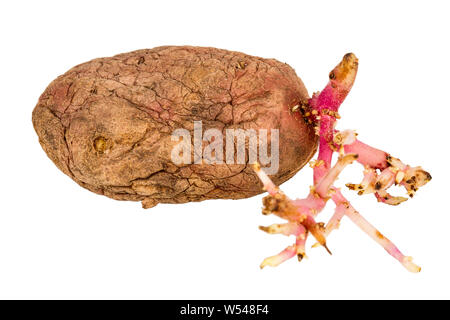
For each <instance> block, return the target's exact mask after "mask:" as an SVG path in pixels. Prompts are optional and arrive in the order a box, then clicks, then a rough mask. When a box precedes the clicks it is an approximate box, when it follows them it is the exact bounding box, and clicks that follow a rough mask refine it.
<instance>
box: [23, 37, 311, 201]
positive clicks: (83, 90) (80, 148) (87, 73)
mask: <svg viewBox="0 0 450 320" xmlns="http://www.w3.org/2000/svg"><path fill="white" fill-rule="evenodd" d="M307 101H308V93H307V91H306V89H305V87H304V85H303V83H302V81H301V80H300V79H299V78H298V77H297V75H296V74H295V72H294V70H293V69H292V68H291V67H289V66H288V65H287V64H284V63H281V62H279V61H276V60H273V59H262V58H258V57H254V56H249V55H246V54H243V53H239V52H232V51H227V50H221V49H215V48H202V47H189V46H180V47H177V46H167V47H158V48H154V49H149V50H138V51H133V52H130V53H124V54H119V55H116V56H114V57H110V58H100V59H94V60H92V61H89V62H86V63H83V64H81V65H78V66H76V67H74V68H72V69H70V70H69V71H68V72H66V73H65V74H63V75H62V76H60V77H58V78H57V79H56V80H54V81H53V82H52V83H51V84H50V85H49V86H48V87H47V89H46V90H45V91H44V93H43V94H42V95H41V97H40V98H39V101H38V103H37V105H36V107H35V109H34V111H33V117H32V119H33V125H34V128H35V130H36V132H37V135H38V136H39V142H40V144H41V145H42V148H43V149H44V150H45V152H46V153H47V155H48V157H49V158H50V159H51V160H52V161H53V162H54V163H55V164H56V166H57V167H58V168H59V169H60V170H62V171H63V172H64V173H65V174H67V175H68V176H69V177H71V178H72V179H73V180H74V181H76V182H77V183H78V184H79V185H81V186H82V187H84V188H86V189H89V190H91V191H93V192H95V193H98V194H102V195H105V196H107V197H110V198H113V199H117V200H133V201H142V204H143V206H144V207H151V206H154V205H156V204H157V203H184V202H189V201H202V200H207V199H240V198H246V197H250V196H253V195H256V194H259V193H261V192H262V191H263V190H262V184H261V183H260V182H259V180H258V178H257V176H256V175H255V173H254V172H253V170H252V168H251V166H250V162H251V161H250V160H252V159H250V158H251V157H250V156H249V154H250V151H251V150H253V149H251V144H250V139H247V140H246V143H245V146H244V147H245V151H246V152H245V158H244V159H243V161H241V162H239V161H237V155H234V156H233V159H231V160H234V163H233V162H230V163H226V162H225V160H224V162H222V163H220V162H219V161H216V163H214V162H213V163H211V161H210V162H209V163H205V161H201V160H202V159H203V160H205V158H204V157H202V150H205V148H206V147H207V146H208V144H209V143H210V142H212V141H213V140H206V141H205V139H204V138H205V137H203V142H202V141H201V140H200V143H201V145H200V147H201V152H200V161H198V156H199V155H198V153H197V154H196V153H195V150H197V149H195V147H196V146H197V147H198V144H197V145H196V146H195V145H194V144H195V143H196V142H195V138H192V137H194V136H195V134H194V133H195V132H194V127H195V126H196V124H199V123H200V124H201V131H200V133H201V134H205V132H207V130H209V129H216V131H215V132H216V133H217V132H219V133H220V132H221V133H224V136H225V132H227V130H229V129H242V130H245V132H250V131H251V129H253V130H255V131H256V132H258V133H261V132H264V131H260V130H261V129H267V130H268V132H269V133H270V137H272V134H273V135H274V136H275V134H274V132H275V131H274V130H278V136H279V140H278V151H279V159H278V160H277V161H278V170H277V171H276V172H274V173H273V174H272V176H271V177H272V179H273V180H274V182H275V183H277V184H281V183H282V182H284V181H286V180H288V179H289V178H291V177H292V176H293V175H294V174H295V173H296V172H297V171H298V170H300V169H301V168H302V167H303V166H304V165H305V163H307V162H308V161H309V160H310V158H311V157H312V156H313V154H314V153H315V151H316V147H317V139H316V136H315V134H314V128H312V127H311V126H310V125H308V124H307V123H306V122H305V121H304V120H303V117H302V115H301V113H299V112H295V110H296V109H297V108H295V106H298V105H301V104H305V103H307ZM293 110H294V111H293ZM177 129H184V130H185V131H184V132H188V133H190V134H191V140H190V141H188V140H180V139H178V140H177V139H174V136H173V133H174V132H175V131H176V130H177ZM197 132H198V131H197ZM180 141H184V142H186V141H188V144H189V145H190V146H191V145H192V148H191V150H189V151H190V152H191V154H189V155H188V158H189V159H190V163H189V162H183V163H177V162H176V161H175V162H174V161H173V153H174V148H176V147H177V146H180ZM214 141H217V140H214ZM236 143H237V142H236ZM273 143H274V141H272V140H271V139H269V143H268V146H267V148H268V150H271V146H272V144H273ZM185 146H187V144H185ZM222 147H223V149H224V150H225V148H226V146H225V144H224V145H223V146H222ZM232 147H233V146H232ZM236 148H237V147H236ZM236 150H237V149H236ZM218 151H220V150H219V149H215V150H214V152H213V153H211V154H212V155H213V156H214V157H216V155H218V154H219V152H218ZM236 153H237V151H236ZM183 154H185V155H186V154H187V151H186V152H184V153H183ZM196 156H197V161H195V159H196V158H195V157H196ZM224 157H225V156H224ZM216 160H217V159H216ZM241 160H242V159H241Z"/></svg>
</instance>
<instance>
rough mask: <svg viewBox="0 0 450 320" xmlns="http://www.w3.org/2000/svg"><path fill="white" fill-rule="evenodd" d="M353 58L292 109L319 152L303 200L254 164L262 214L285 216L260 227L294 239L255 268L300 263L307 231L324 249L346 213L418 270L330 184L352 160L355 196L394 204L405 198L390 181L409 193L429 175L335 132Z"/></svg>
mask: <svg viewBox="0 0 450 320" xmlns="http://www.w3.org/2000/svg"><path fill="white" fill-rule="evenodd" d="M357 69H358V59H357V58H356V56H355V55H354V54H352V53H348V54H346V55H345V56H344V58H343V59H342V61H341V62H340V63H339V64H338V65H337V66H336V67H335V68H334V69H333V70H332V71H331V72H330V74H329V82H328V84H327V86H326V87H325V89H323V90H322V91H321V92H319V93H315V94H314V95H313V97H312V98H311V99H310V100H309V101H308V104H306V105H302V106H297V107H296V108H295V109H296V110H295V111H298V112H302V114H303V117H304V119H305V121H306V122H308V123H311V124H312V125H314V126H315V129H316V133H317V134H318V135H319V154H318V158H317V160H314V161H312V162H311V163H310V165H311V167H312V168H313V170H314V179H313V180H314V184H313V186H312V187H311V189H310V192H309V195H308V196H307V197H306V198H305V199H296V200H291V199H289V198H288V197H287V196H286V195H285V194H284V193H283V192H282V191H281V190H280V189H279V188H278V187H277V186H276V185H274V183H273V182H272V181H271V180H270V178H269V177H268V176H267V175H266V174H265V172H264V171H263V170H262V169H261V168H260V166H259V165H258V163H255V164H254V165H253V168H254V170H255V172H256V174H257V175H258V177H259V179H260V180H261V182H262V184H263V186H264V189H265V190H266V191H267V192H268V195H267V196H266V197H265V198H263V206H264V208H263V211H262V212H263V214H275V215H277V216H279V217H280V218H283V219H285V220H287V222H286V223H284V224H273V225H271V226H268V227H260V229H261V230H263V231H265V232H268V233H271V234H275V233H277V234H283V235H287V236H290V235H293V236H295V239H296V240H295V243H294V244H292V245H291V246H288V247H287V248H286V249H284V250H283V251H282V252H280V253H279V254H277V255H275V256H272V257H269V258H266V259H265V260H264V261H263V262H262V264H261V268H263V267H265V266H277V265H279V264H280V263H282V262H284V261H286V260H288V259H290V258H292V257H294V256H297V257H298V260H299V261H301V260H302V259H303V258H304V257H305V242H306V239H307V237H308V235H309V234H311V235H312V236H313V237H314V238H315V239H316V241H317V243H316V245H321V246H323V247H324V248H325V249H326V250H327V251H328V252H330V251H329V249H328V247H327V244H326V239H327V236H328V235H329V234H330V233H331V232H332V231H333V230H335V229H336V228H338V226H339V223H340V221H341V219H342V218H343V217H344V216H346V217H348V218H349V219H350V220H351V221H353V222H354V223H355V224H356V225H357V226H358V227H359V228H360V229H361V230H362V231H364V232H365V233H366V234H368V235H369V236H370V237H371V238H372V239H374V240H375V241H376V242H377V243H378V244H380V245H381V246H382V247H383V248H384V249H385V250H386V251H387V252H388V253H389V254H390V255H391V256H393V257H394V258H395V259H397V260H398V261H399V262H400V263H401V264H402V265H403V266H404V267H405V268H406V269H408V270H409V271H411V272H419V271H420V267H419V266H417V265H416V264H414V263H413V262H412V258H411V257H408V256H405V255H403V254H402V253H401V252H400V250H399V249H398V248H397V247H396V246H395V245H394V244H393V243H392V242H391V241H390V240H389V239H387V238H386V237H385V236H384V235H383V234H382V233H380V232H379V231H378V230H377V229H376V228H375V227H373V226H372V225H371V224H370V223H369V222H368V221H367V220H366V219H364V218H363V217H362V216H361V215H360V214H359V213H358V211H356V210H355V208H353V206H352V205H351V204H350V202H349V201H348V200H347V199H346V198H345V197H344V196H343V195H342V193H341V190H340V189H339V188H336V187H334V182H335V181H336V179H337V177H338V176H339V174H340V173H341V171H342V170H344V168H345V167H346V166H347V165H349V164H351V163H352V162H354V161H357V162H359V163H360V164H361V165H362V166H363V167H364V178H363V180H362V181H361V183H359V184H347V185H346V186H347V187H348V188H349V189H351V190H355V191H356V192H357V193H358V194H359V195H364V194H374V195H375V197H376V199H377V200H378V201H379V202H382V203H385V204H389V205H398V204H400V203H402V202H403V201H405V200H407V198H405V197H399V196H393V195H391V194H389V193H388V191H387V190H388V189H389V188H390V187H391V186H392V185H399V186H402V187H404V188H405V189H406V192H407V194H408V196H409V197H411V198H412V197H413V196H414V194H415V192H416V191H417V190H418V189H419V188H420V187H421V186H423V185H424V184H426V183H427V182H428V181H430V180H431V175H430V174H429V173H428V172H426V171H424V170H423V169H422V168H421V167H410V166H409V165H406V164H404V163H403V162H401V161H400V160H399V159H397V158H394V157H393V156H391V155H390V154H388V153H386V152H384V151H381V150H378V149H376V148H373V147H371V146H369V145H367V144H364V143H363V142H361V141H359V140H358V139H357V134H356V133H355V132H354V131H352V130H345V131H338V130H336V129H335V124H336V120H337V119H339V118H340V117H339V114H338V110H339V107H340V105H341V103H342V102H343V101H344V99H345V97H346V96H347V94H348V93H349V91H350V89H351V87H352V85H353V82H354V80H355V77H356V73H357ZM334 153H337V154H338V159H337V161H336V163H335V164H334V165H332V156H333V154H334ZM328 200H331V201H332V202H334V204H335V206H336V208H335V212H334V215H333V216H332V217H331V219H330V221H328V223H327V224H326V225H325V224H324V223H321V222H316V216H317V215H318V214H319V213H320V212H321V211H322V210H323V209H324V207H325V205H326V203H327V202H328Z"/></svg>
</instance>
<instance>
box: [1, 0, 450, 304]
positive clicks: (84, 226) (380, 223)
mask: <svg viewBox="0 0 450 320" xmlns="http://www.w3.org/2000/svg"><path fill="white" fill-rule="evenodd" d="M449 9H450V8H449V5H448V2H445V1H423V2H415V1H404V2H403V1H396V2H393V1H388V2H384V1H376V2H371V3H369V2H363V1H353V2H349V1H314V2H312V1H309V2H308V3H302V2H300V1H280V0H278V1H254V2H252V1H231V0H227V1H179V2H174V1H157V2H151V1H142V2H137V1H130V0H127V1H120V2H115V1H102V2H100V1H99V2H93V1H86V2H84V1H73V2H70V3H69V2H62V1H55V2H48V1H47V2H43V1H30V2H21V1H15V2H6V1H4V2H1V4H0V12H1V13H0V15H1V18H0V30H1V51H0V56H1V59H0V63H1V69H0V75H1V77H0V81H1V84H0V88H1V108H2V111H1V116H0V122H1V123H0V125H1V126H0V130H1V138H2V141H1V148H0V150H1V158H0V161H1V176H2V183H1V193H0V194H1V203H0V208H1V209H0V298H44V299H47V298H63V299H65V298H88V299H89V298H137V299H147V298H153V299H160V298H161V299H162V298H186V299H195V298H202V299H215V298H234V299H260V298H261V299H262V298H271V299H312V298H450V294H449V289H448V288H449V287H450V276H449V262H450V258H449V254H448V252H449V238H448V233H449V232H448V227H449V225H450V212H449V209H448V204H449V185H448V183H449V174H448V154H449V152H448V138H449V135H448V130H447V128H448V123H447V121H448V119H449V116H450V111H449V109H450V106H449V99H448V92H449V83H450V81H449V79H450V68H449V55H450V50H449V31H450V23H449V22H448V21H449V18H448V14H449V11H450V10H449ZM169 44H177V45H182V44H189V45H199V46H213V47H219V48H225V49H230V50H237V51H242V52H245V53H248V54H252V55H257V56H262V57H270V58H276V59H278V60H280V61H283V62H287V63H289V64H290V65H291V66H292V67H294V68H295V70H296V71H297V74H298V75H299V76H300V77H301V78H302V79H303V81H304V83H305V85H306V87H307V88H308V90H309V93H310V94H311V93H312V92H314V91H318V90H321V89H322V88H323V86H324V85H325V84H326V82H327V80H328V72H329V71H330V70H331V69H332V68H333V67H334V66H335V65H336V64H337V63H338V61H339V60H340V59H341V57H342V56H343V55H344V54H345V53H346V52H349V51H352V52H354V53H355V54H356V55H357V56H358V57H359V60H360V69H359V73H358V77H357V79H356V83H355V85H354V87H353V90H352V92H351V94H350V95H349V97H348V98H347V100H346V101H345V103H344V105H343V106H342V108H341V111H340V113H341V115H342V117H343V119H342V120H341V121H340V123H339V124H338V128H340V129H346V128H350V129H356V130H357V131H358V133H359V138H361V140H363V141H365V142H367V143H369V144H372V145H373V146H377V147H380V148H383V149H384V150H386V151H388V152H391V153H392V154H393V155H395V156H398V157H400V158H401V159H402V160H404V162H406V163H409V164H411V165H422V166H423V167H424V168H425V169H427V170H429V171H430V173H431V174H432V176H433V180H432V181H431V182H430V183H429V184H428V185H427V186H425V187H424V188H423V189H421V190H420V191H419V193H418V194H417V195H416V197H415V198H414V199H412V200H411V201H407V202H406V203H404V204H401V205H400V206H398V207H389V206H386V205H381V204H378V203H377V202H376V200H375V199H374V198H373V197H371V196H365V197H357V196H355V195H354V194H352V193H351V192H350V191H348V190H345V191H344V192H345V194H346V195H348V197H349V198H350V199H352V200H353V204H354V206H355V207H356V208H357V209H358V210H360V212H361V213H362V214H363V215H364V216H365V217H366V218H367V219H368V220H369V221H371V222H372V223H373V224H374V225H375V226H377V227H379V229H380V230H381V231H382V232H383V233H384V234H385V235H386V236H388V237H389V238H390V239H391V240H393V241H394V242H395V243H396V244H397V245H398V246H399V247H400V249H401V250H402V251H403V252H404V253H405V254H407V255H412V256H413V257H414V259H415V261H416V262H417V263H418V264H420V265H421V266H422V268H423V270H422V272H421V273H419V274H411V273H409V272H407V271H406V270H405V269H404V268H403V267H402V266H401V265H400V264H399V263H398V262H397V261H396V260H394V259H393V258H391V257H390V256H389V255H388V254H387V253H386V252H384V250H383V249H381V248H380V247H379V246H378V245H377V244H375V243H374V242H373V241H372V240H371V239H369V238H368V237H367V236H366V235H365V234H363V233H362V232H361V231H360V230H359V229H357V228H356V227H355V226H354V225H353V224H352V223H351V222H350V221H349V220H348V219H345V218H344V220H343V223H342V225H341V228H340V229H339V230H338V231H336V232H335V233H333V234H332V235H331V236H330V238H329V239H328V245H329V247H330V249H331V250H332V251H333V256H329V255H328V254H326V252H325V251H324V250H323V249H321V248H318V249H310V246H308V255H309V259H307V260H305V261H303V262H302V263H300V264H299V263H298V262H296V261H295V259H292V260H290V261H288V262H286V263H285V264H283V265H281V266H279V267H278V268H266V269H264V270H260V269H259V263H260V262H261V261H262V259H263V258H264V257H266V256H269V255H272V254H275V253H277V252H279V251H280V250H281V249H283V248H284V247H285V246H287V245H289V244H290V243H291V242H292V239H288V238H286V237H283V236H272V235H267V234H265V233H263V232H261V231H259V230H258V229H257V226H258V225H261V224H263V225H268V224H271V223H273V222H275V221H278V220H277V219H276V218H275V217H273V216H269V217H264V216H262V215H261V214H260V209H261V198H262V196H257V197H254V198H251V199H246V200H239V201H232V200H220V201H219V200H216V201H207V202H202V203H190V204H183V205H158V206H157V207H155V208H154V209H151V210H143V209H142V208H141V206H140V204H139V203H135V202H119V201H114V200H111V199H108V198H106V197H102V196H99V195H95V194H93V193H91V192H89V191H87V190H84V189H82V188H81V187H79V186H78V185H77V184H76V183H75V182H73V181H71V180H70V179H69V178H68V177H67V176H65V175H64V174H62V173H61V172H60V171H59V170H58V169H57V168H56V167H55V166H54V165H53V163H52V162H51V161H50V160H49V159H48V158H47V156H46V155H45V153H44V151H43V150H42V149H41V147H40V145H39V143H38V139H37V136H36V134H35V132H34V130H33V127H32V123H31V112H32V110H33V108H34V105H35V104H36V102H37V99H38V97H39V95H40V94H41V93H42V92H43V91H44V89H45V88H46V86H47V85H48V84H49V83H50V81H52V80H53V79H54V78H56V77H57V76H58V75H60V74H62V73H64V72H65V71H67V70H68V69H69V68H70V67H72V66H74V65H76V64H79V63H81V62H84V61H87V60H90V59H93V58H97V57H102V56H111V55H114V54H117V53H122V52H127V51H131V50H136V49H142V48H152V47H155V46H160V45H169ZM311 176H312V171H311V169H309V168H305V169H304V170H302V172H300V173H299V174H297V175H296V176H295V177H294V178H292V179H291V180H290V181H288V182H287V183H285V184H284V185H283V189H284V190H285V191H286V192H287V193H288V195H290V196H292V197H301V196H305V195H306V194H307V192H308V190H309V189H308V187H309V185H310V184H311ZM360 178H361V167H359V166H358V165H357V164H355V165H354V166H353V167H352V168H351V169H348V170H347V171H345V173H344V174H343V176H342V177H341V178H340V179H339V180H338V185H339V186H343V185H344V183H346V182H350V181H351V182H357V181H358V180H359V179H360ZM332 207H333V206H332V204H331V203H330V204H329V207H328V209H327V211H325V212H324V213H323V214H322V215H321V216H319V217H320V218H321V220H322V221H327V219H328V218H329V217H330V215H331V213H332ZM309 244H312V242H310V243H309Z"/></svg>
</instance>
